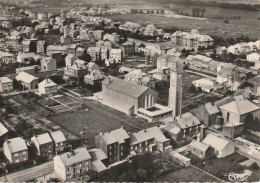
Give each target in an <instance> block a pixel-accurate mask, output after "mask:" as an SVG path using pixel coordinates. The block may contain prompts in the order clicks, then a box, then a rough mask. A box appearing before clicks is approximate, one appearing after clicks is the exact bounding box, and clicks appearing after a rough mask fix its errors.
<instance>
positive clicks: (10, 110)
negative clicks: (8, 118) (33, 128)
mask: <svg viewBox="0 0 260 183" xmlns="http://www.w3.org/2000/svg"><path fill="white" fill-rule="evenodd" d="M5 112H7V113H8V114H13V113H14V109H13V108H12V107H11V106H9V105H7V106H5Z"/></svg>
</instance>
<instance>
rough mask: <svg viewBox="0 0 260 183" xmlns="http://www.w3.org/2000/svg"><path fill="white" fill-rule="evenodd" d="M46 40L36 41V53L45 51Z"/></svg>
mask: <svg viewBox="0 0 260 183" xmlns="http://www.w3.org/2000/svg"><path fill="white" fill-rule="evenodd" d="M46 51H47V42H46V41H45V40H40V41H37V53H46Z"/></svg>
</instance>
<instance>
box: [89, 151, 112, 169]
mask: <svg viewBox="0 0 260 183" xmlns="http://www.w3.org/2000/svg"><path fill="white" fill-rule="evenodd" d="M88 152H89V154H90V156H91V157H92V159H91V161H92V169H93V170H95V171H97V172H102V171H104V170H106V169H107V165H108V157H107V155H106V153H105V152H104V151H102V150H101V149H96V148H95V149H90V150H89V151H88Z"/></svg>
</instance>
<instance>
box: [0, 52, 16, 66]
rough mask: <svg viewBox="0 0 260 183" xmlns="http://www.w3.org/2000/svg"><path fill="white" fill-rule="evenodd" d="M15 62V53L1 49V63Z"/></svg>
mask: <svg viewBox="0 0 260 183" xmlns="http://www.w3.org/2000/svg"><path fill="white" fill-rule="evenodd" d="M15 62H16V58H15V56H14V54H12V53H9V52H2V51H0V65H1V64H9V63H15Z"/></svg>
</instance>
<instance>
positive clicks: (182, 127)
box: [161, 112, 201, 141]
mask: <svg viewBox="0 0 260 183" xmlns="http://www.w3.org/2000/svg"><path fill="white" fill-rule="evenodd" d="M161 121H162V122H163V123H166V124H168V125H166V126H165V127H164V130H166V131H167V132H168V133H169V134H170V135H171V136H172V138H173V139H174V140H176V141H179V140H181V139H185V138H187V137H193V136H195V135H196V134H197V133H198V132H199V126H200V124H201V123H200V121H199V120H198V118H196V117H195V116H194V115H193V114H191V113H190V112H187V113H184V114H182V115H180V116H177V117H175V118H173V117H172V116H168V117H166V118H164V119H162V120H161Z"/></svg>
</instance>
